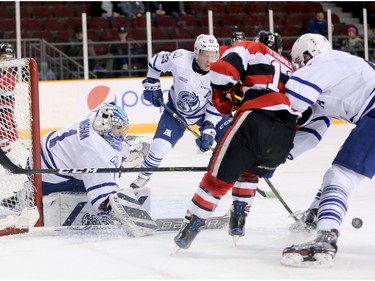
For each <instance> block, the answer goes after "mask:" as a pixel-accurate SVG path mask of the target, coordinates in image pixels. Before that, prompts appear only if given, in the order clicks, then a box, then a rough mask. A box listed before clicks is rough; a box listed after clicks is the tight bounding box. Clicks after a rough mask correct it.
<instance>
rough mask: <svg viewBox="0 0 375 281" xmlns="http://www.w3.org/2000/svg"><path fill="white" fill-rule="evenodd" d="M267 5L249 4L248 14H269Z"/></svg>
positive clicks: (259, 3)
mask: <svg viewBox="0 0 375 281" xmlns="http://www.w3.org/2000/svg"><path fill="white" fill-rule="evenodd" d="M265 5H266V4H263V3H261V2H249V4H248V6H247V12H248V14H267V13H268V12H267V9H266V6H265Z"/></svg>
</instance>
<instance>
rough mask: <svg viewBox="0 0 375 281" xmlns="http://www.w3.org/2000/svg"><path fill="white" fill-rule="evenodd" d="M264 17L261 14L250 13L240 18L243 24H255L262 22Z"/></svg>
mask: <svg viewBox="0 0 375 281" xmlns="http://www.w3.org/2000/svg"><path fill="white" fill-rule="evenodd" d="M263 19H264V17H263V16H261V15H256V14H251V15H247V16H245V17H244V18H243V19H242V24H243V25H244V26H256V25H260V24H262V23H263V22H264V20H263Z"/></svg>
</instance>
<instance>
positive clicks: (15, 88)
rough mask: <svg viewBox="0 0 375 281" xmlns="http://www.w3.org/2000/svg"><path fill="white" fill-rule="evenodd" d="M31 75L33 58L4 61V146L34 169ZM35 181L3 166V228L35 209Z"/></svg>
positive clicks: (0, 132) (0, 126)
mask: <svg viewBox="0 0 375 281" xmlns="http://www.w3.org/2000/svg"><path fill="white" fill-rule="evenodd" d="M31 105H32V102H31V76H30V66H29V59H15V60H10V61H0V146H1V149H2V150H3V152H4V153H6V156H7V157H8V158H9V159H10V160H11V161H12V162H13V163H15V164H16V165H19V166H21V167H23V168H26V167H33V160H32V157H29V156H31V155H32V121H33V119H32V113H31V112H32V110H31ZM34 190H35V187H34V184H33V178H32V177H30V176H27V175H15V174H11V173H9V172H8V171H7V170H6V169H4V168H3V167H2V166H0V225H1V220H3V221H4V219H5V218H6V217H8V216H10V215H15V216H17V215H19V214H20V213H21V211H22V210H23V209H25V208H27V207H32V206H34V205H35V204H34Z"/></svg>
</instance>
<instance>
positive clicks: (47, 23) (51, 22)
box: [42, 18, 65, 31]
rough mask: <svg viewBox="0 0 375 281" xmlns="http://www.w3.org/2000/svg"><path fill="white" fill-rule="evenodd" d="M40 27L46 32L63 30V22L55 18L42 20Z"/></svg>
mask: <svg viewBox="0 0 375 281" xmlns="http://www.w3.org/2000/svg"><path fill="white" fill-rule="evenodd" d="M42 25H43V28H44V29H45V30H48V31H55V30H65V24H64V22H62V20H60V19H57V18H49V19H44V20H42Z"/></svg>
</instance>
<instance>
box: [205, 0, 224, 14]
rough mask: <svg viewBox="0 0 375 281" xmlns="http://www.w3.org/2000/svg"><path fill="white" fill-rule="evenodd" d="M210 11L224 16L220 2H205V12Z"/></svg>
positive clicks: (222, 4) (222, 5)
mask: <svg viewBox="0 0 375 281" xmlns="http://www.w3.org/2000/svg"><path fill="white" fill-rule="evenodd" d="M209 10H211V11H212V13H214V14H224V13H225V5H224V3H222V2H220V3H219V2H207V11H209Z"/></svg>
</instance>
